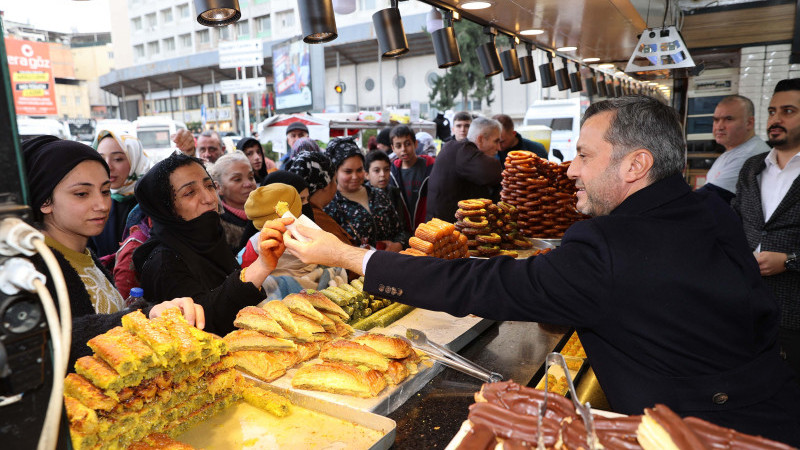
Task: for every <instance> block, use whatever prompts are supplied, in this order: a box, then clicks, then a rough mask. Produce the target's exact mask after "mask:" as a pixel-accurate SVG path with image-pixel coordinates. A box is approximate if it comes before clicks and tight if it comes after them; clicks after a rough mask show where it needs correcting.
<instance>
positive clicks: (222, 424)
mask: <svg viewBox="0 0 800 450" xmlns="http://www.w3.org/2000/svg"><path fill="white" fill-rule="evenodd" d="M251 381H252V382H253V383H254V384H255V385H257V386H258V387H260V388H263V389H267V390H270V391H273V392H276V393H278V394H281V395H284V396H286V397H288V398H289V399H290V400H291V402H292V404H293V405H294V410H293V411H292V414H290V415H289V416H287V417H281V418H278V417H274V416H272V415H271V414H269V413H267V412H264V411H261V410H260V409H257V408H255V407H254V406H251V405H249V404H247V403H246V402H245V401H243V400H242V401H240V402H237V403H236V404H235V405H232V406H231V407H229V408H227V409H226V410H224V411H222V412H221V413H219V414H217V415H216V416H214V417H212V418H210V419H208V420H207V421H205V422H202V423H201V424H199V425H197V426H195V427H193V428H191V429H190V430H189V431H187V432H186V433H184V434H182V435H180V436H178V440H180V441H181V442H184V443H187V444H191V445H193V446H194V447H195V448H203V449H205V450H217V449H219V450H235V449H244V450H247V449H264V448H269V449H281V448H287V449H293V448H326V449H336V448H347V449H374V450H384V449H388V448H390V447H391V446H392V444H393V443H394V440H395V436H396V432H397V431H396V426H397V425H396V423H395V421H394V420H392V419H389V418H386V417H383V416H379V415H377V414H373V413H370V412H367V411H363V410H359V409H355V408H350V407H348V406H344V405H341V404H336V403H331V402H328V401H325V400H322V399H320V398H316V397H312V396H309V395H306V394H304V393H302V392H296V391H287V390H285V389H280V388H277V387H275V386H271V385H268V384H266V383H262V382H260V381H257V380H252V379H251ZM298 407H299V408H298ZM300 408H304V409H305V410H303V409H300ZM326 416H327V417H326Z"/></svg>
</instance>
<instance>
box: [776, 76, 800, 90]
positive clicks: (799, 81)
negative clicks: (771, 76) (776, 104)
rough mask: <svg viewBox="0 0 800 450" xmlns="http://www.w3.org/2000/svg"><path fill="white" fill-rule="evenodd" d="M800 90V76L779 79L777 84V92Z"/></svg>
mask: <svg viewBox="0 0 800 450" xmlns="http://www.w3.org/2000/svg"><path fill="white" fill-rule="evenodd" d="M784 91H800V78H786V79H785V80H781V81H778V84H776V85H775V92H784Z"/></svg>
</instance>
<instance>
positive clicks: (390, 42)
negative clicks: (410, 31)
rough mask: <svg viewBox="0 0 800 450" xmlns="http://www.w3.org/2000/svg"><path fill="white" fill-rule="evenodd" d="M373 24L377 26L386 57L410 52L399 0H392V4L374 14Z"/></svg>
mask: <svg viewBox="0 0 800 450" xmlns="http://www.w3.org/2000/svg"><path fill="white" fill-rule="evenodd" d="M372 24H373V25H374V26H375V36H376V37H377V38H378V46H379V47H380V51H381V54H382V55H383V56H384V57H389V58H394V57H397V56H400V55H403V54H405V53H408V40H407V39H406V32H405V30H404V29H403V19H402V17H400V10H399V9H397V0H392V6H391V7H389V8H386V9H382V10H380V11H378V12H376V13H375V14H373V15H372Z"/></svg>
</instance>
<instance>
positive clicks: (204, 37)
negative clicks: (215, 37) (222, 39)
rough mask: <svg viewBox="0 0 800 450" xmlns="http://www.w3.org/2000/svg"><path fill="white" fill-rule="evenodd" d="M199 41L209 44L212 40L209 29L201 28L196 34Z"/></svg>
mask: <svg viewBox="0 0 800 450" xmlns="http://www.w3.org/2000/svg"><path fill="white" fill-rule="evenodd" d="M196 37H197V42H198V43H199V44H208V43H209V42H210V41H211V35H210V34H209V32H208V30H200V31H198V32H197V34H196Z"/></svg>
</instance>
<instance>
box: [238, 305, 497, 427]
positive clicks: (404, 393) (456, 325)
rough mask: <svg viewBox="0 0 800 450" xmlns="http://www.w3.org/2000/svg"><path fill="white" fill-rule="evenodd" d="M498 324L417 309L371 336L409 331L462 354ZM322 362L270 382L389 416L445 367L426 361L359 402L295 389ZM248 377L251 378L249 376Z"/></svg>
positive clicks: (295, 370)
mask: <svg viewBox="0 0 800 450" xmlns="http://www.w3.org/2000/svg"><path fill="white" fill-rule="evenodd" d="M493 323H494V322H493V321H491V320H487V319H482V318H480V317H477V316H467V317H455V316H451V315H450V314H447V313H443V312H437V311H429V310H426V309H421V308H416V309H414V310H413V311H411V312H410V313H409V314H408V315H406V316H404V317H402V318H401V319H399V320H398V321H396V322H394V323H392V324H391V325H389V326H388V327H386V328H373V329H372V330H370V333H382V334H385V335H387V336H392V335H394V334H399V335H401V336H405V334H406V329H407V328H416V329H419V330H422V331H423V332H425V333H426V334H427V335H428V338H429V339H431V340H432V341H434V342H436V343H438V344H441V345H444V346H446V347H447V348H449V349H450V350H453V351H458V350H460V349H461V348H463V347H464V346H465V345H466V344H468V343H469V342H470V341H472V340H473V339H475V338H476V337H477V336H478V335H479V334H480V333H481V332H483V331H484V330H486V329H487V328H488V327H489V326H491V325H492V324H493ZM319 362H321V360H319V359H317V358H315V359H312V360H310V361H306V362H304V363H300V364H298V365H297V366H295V367H293V368H291V369H289V370H287V371H286V374H285V375H283V376H282V377H280V378H278V379H276V380H273V381H271V382H270V384H271V385H273V386H275V387H277V388H279V389H284V390H288V391H291V392H300V393H303V394H305V395H308V396H312V397H315V398H319V399H322V400H325V401H327V402H331V403H336V404H341V405H346V406H349V407H351V408H356V409H360V410H362V411H369V412H372V413H375V414H381V415H388V414H391V413H392V412H393V411H394V410H396V409H397V408H399V407H400V406H401V405H402V404H403V403H405V402H406V401H407V400H408V399H409V398H411V396H413V395H414V394H416V393H417V392H418V391H419V390H420V389H422V388H423V387H424V386H425V385H426V384H428V382H430V381H431V380H432V379H433V377H435V376H436V375H437V374H438V373H439V372H441V371H442V369H444V367H443V366H442V365H441V364H439V363H435V362H434V361H433V360H430V359H427V358H426V359H423V360H422V362H421V363H420V364H419V366H418V368H417V370H418V372H417V373H416V374H415V375H412V376H409V377H408V378H406V379H405V380H403V382H402V383H400V384H398V385H396V386H387V387H386V388H385V389H384V390H383V391H381V392H380V393H379V394H378V396H377V397H373V398H359V397H353V396H349V395H340V394H332V393H330V392H320V391H311V390H303V389H295V388H293V387H292V377H293V376H294V374H295V372H297V370H298V368H300V367H302V366H303V365H306V364H316V363H319ZM245 376H247V375H245Z"/></svg>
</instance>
